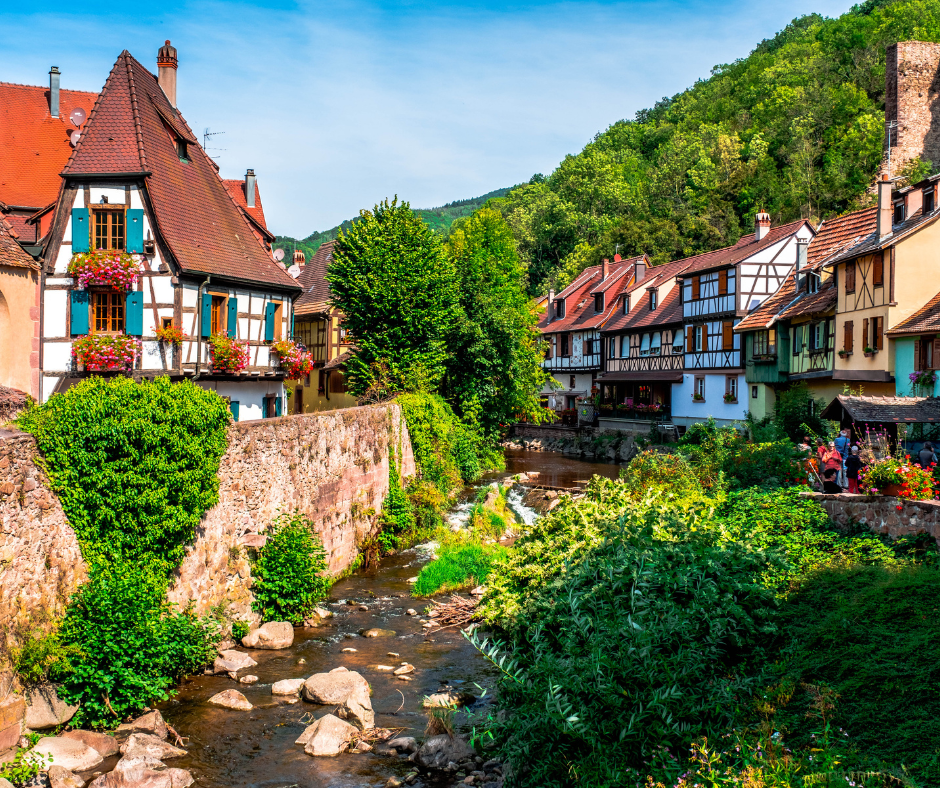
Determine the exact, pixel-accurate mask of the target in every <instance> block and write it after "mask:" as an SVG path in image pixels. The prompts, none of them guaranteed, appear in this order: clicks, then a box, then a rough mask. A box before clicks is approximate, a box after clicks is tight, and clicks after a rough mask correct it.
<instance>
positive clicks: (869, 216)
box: [806, 207, 878, 269]
mask: <svg viewBox="0 0 940 788" xmlns="http://www.w3.org/2000/svg"><path fill="white" fill-rule="evenodd" d="M877 222H878V208H877V207H875V208H865V209H863V210H861V211H853V212H852V213H846V214H843V215H842V216H836V217H835V218H834V219H826V221H824V222H823V223H822V224H821V225H820V226H819V231H818V232H817V233H816V237H815V238H813V240H812V241H810V244H809V249H808V250H807V251H806V264H807V267H809V268H814V269H815V268H819V267H820V266H821V265H824V264H825V263H826V261H827V260H828V259H829V258H830V257H832V256H833V255H836V254H840V253H842V252H845V251H848V250H849V249H851V248H852V247H853V246H855V245H857V244H858V243H860V242H861V241H863V240H864V239H865V238H867V237H868V236H869V235H870V234H871V233H873V232H874V231H875V226H876V225H877Z"/></svg>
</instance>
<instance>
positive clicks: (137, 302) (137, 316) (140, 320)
mask: <svg viewBox="0 0 940 788" xmlns="http://www.w3.org/2000/svg"><path fill="white" fill-rule="evenodd" d="M124 308H125V312H124V315H125V317H124V333H125V334H127V335H128V336H134V337H139V336H142V335H143V333H144V294H143V293H141V292H138V291H137V290H129V291H128V293H127V298H125V299H124Z"/></svg>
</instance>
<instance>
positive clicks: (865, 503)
mask: <svg viewBox="0 0 940 788" xmlns="http://www.w3.org/2000/svg"><path fill="white" fill-rule="evenodd" d="M801 495H802V496H803V497H805V498H813V499H815V500H816V501H818V502H819V504H820V506H822V507H823V509H825V510H826V513H827V514H828V515H829V517H830V518H831V519H832V521H833V522H834V523H836V524H837V525H840V526H843V527H848V526H849V525H851V524H853V523H859V524H860V525H867V526H868V527H869V528H870V529H871V530H872V531H875V532H876V533H880V534H885V535H886V536H890V537H891V538H892V539H897V538H898V537H899V536H915V535H917V534H929V535H930V536H932V537H933V538H934V539H935V540H936V541H937V544H938V545H940V501H908V500H905V499H903V498H892V497H890V496H886V495H853V494H852V493H841V494H838V495H826V494H824V493H816V492H805V493H801Z"/></svg>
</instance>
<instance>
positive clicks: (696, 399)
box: [692, 391, 705, 402]
mask: <svg viewBox="0 0 940 788" xmlns="http://www.w3.org/2000/svg"><path fill="white" fill-rule="evenodd" d="M704 401H705V397H703V396H702V395H701V394H699V393H698V392H697V391H696V392H695V393H694V394H693V395H692V402H704Z"/></svg>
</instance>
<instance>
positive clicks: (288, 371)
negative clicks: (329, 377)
mask: <svg viewBox="0 0 940 788" xmlns="http://www.w3.org/2000/svg"><path fill="white" fill-rule="evenodd" d="M271 350H273V351H274V352H275V353H277V354H278V355H279V356H280V357H281V366H282V367H283V368H284V377H286V378H287V379H288V380H300V378H302V377H305V376H307V375H309V374H310V373H311V372H312V371H313V354H312V353H308V352H307V351H306V350H304V349H303V347H301V346H300V345H297V344H295V343H293V342H291V341H290V340H289V339H282V340H281V341H280V342H275V343H274V344H273V345H271Z"/></svg>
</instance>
